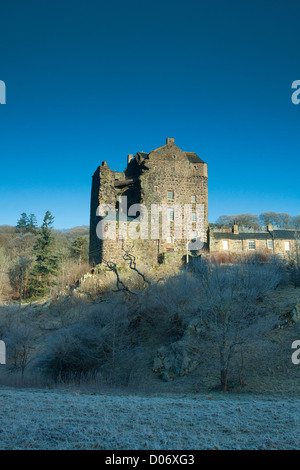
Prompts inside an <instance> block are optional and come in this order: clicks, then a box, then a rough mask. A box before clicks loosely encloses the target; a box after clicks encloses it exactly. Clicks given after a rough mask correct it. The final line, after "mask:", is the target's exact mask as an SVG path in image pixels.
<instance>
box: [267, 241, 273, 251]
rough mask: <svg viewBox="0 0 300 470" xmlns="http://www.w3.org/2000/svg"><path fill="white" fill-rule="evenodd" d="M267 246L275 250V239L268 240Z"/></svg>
mask: <svg viewBox="0 0 300 470" xmlns="http://www.w3.org/2000/svg"><path fill="white" fill-rule="evenodd" d="M267 248H268V249H269V250H273V240H267Z"/></svg>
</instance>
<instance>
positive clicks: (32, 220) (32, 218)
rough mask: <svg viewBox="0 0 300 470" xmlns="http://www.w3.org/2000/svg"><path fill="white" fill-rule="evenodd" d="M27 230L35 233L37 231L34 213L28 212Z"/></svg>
mask: <svg viewBox="0 0 300 470" xmlns="http://www.w3.org/2000/svg"><path fill="white" fill-rule="evenodd" d="M27 230H28V232H32V233H35V232H36V231H37V220H36V216H35V215H34V214H30V215H29V217H28V226H27Z"/></svg>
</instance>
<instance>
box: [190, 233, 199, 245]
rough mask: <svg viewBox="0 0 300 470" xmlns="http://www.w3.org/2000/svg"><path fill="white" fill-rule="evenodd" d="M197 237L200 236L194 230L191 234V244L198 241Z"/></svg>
mask: <svg viewBox="0 0 300 470" xmlns="http://www.w3.org/2000/svg"><path fill="white" fill-rule="evenodd" d="M197 236H198V234H197V232H196V230H193V231H192V232H191V242H192V243H195V242H196V241H197Z"/></svg>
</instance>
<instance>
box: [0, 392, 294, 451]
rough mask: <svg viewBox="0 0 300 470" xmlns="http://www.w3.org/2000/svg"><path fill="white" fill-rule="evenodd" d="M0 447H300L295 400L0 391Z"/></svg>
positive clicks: (170, 448)
mask: <svg viewBox="0 0 300 470" xmlns="http://www.w3.org/2000/svg"><path fill="white" fill-rule="evenodd" d="M0 400H1V410H0V449H105V450H118V449H130V450H132V449H167V450H173V449H174V450H180V449H182V450H185V449H189V450H192V449H300V399H297V398H291V397H290V398H287V399H283V398H278V399H277V398H276V399H275V398H272V397H253V396H250V395H238V396H233V395H222V394H212V395H180V396H172V397H171V396H169V395H168V396H139V395H119V396H116V395H113V394H100V395H94V394H85V393H80V392H76V391H70V390H40V389H39V390H24V389H21V390H13V389H5V388H4V389H0Z"/></svg>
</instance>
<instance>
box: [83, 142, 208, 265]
mask: <svg viewBox="0 0 300 470" xmlns="http://www.w3.org/2000/svg"><path fill="white" fill-rule="evenodd" d="M207 178H208V176H207V164H206V163H205V162H204V161H203V160H202V159H201V158H199V157H198V155H196V154H195V153H191V152H184V151H182V150H181V149H180V148H179V147H177V146H176V145H175V142H174V139H173V138H167V142H166V144H165V145H163V146H162V147H159V148H157V149H154V150H152V151H151V152H150V153H144V152H138V153H137V154H136V155H135V156H133V155H128V157H127V167H126V169H125V170H124V172H116V171H113V170H111V169H110V168H109V166H108V164H107V163H106V162H102V165H101V166H99V167H98V168H97V170H96V172H95V173H94V175H93V180H92V192H91V214H90V263H91V264H92V265H96V264H100V263H101V262H103V261H104V260H106V261H113V262H116V263H120V262H122V261H123V251H122V247H124V244H125V243H126V244H127V246H128V247H129V248H130V251H131V252H132V253H133V254H134V255H135V256H136V257H137V259H138V260H140V261H141V262H143V263H145V264H149V265H154V264H156V263H158V262H159V261H160V260H162V259H164V258H165V259H167V258H168V257H169V256H170V255H171V253H172V254H174V255H176V254H177V255H178V259H179V258H180V256H182V255H183V254H184V252H185V250H186V249H187V240H186V238H185V237H184V236H183V238H182V239H177V238H176V237H174V222H175V221H176V220H177V219H176V217H182V218H183V214H180V212H178V213H177V210H176V205H180V206H181V207H183V206H184V205H185V204H190V205H191V210H192V212H194V211H195V208H196V204H202V207H203V224H202V233H201V239H202V240H203V242H204V245H203V248H202V249H204V250H205V249H207V248H208V245H207V242H208V239H207V231H208V193H207ZM121 196H123V197H124V196H126V197H127V206H128V208H129V207H130V206H132V205H133V204H143V205H144V206H145V207H146V208H147V210H148V214H149V217H148V226H149V227H148V238H147V239H142V237H141V238H137V239H135V240H134V241H126V242H124V240H123V239H122V237H121V236H120V235H119V234H118V231H117V233H116V236H115V237H114V239H103V240H100V239H99V238H98V236H97V233H96V228H97V224H98V223H99V221H101V217H100V216H98V215H97V213H96V212H97V208H98V206H99V205H101V204H111V205H112V207H113V208H114V209H115V211H116V214H117V220H118V215H119V213H120V212H119V211H120V206H119V204H120V202H119V201H120V197H121ZM153 204H157V205H160V204H165V205H167V207H168V208H170V210H172V208H174V209H173V210H174V221H172V220H171V221H170V237H167V238H162V236H161V233H160V235H159V236H157V237H156V238H154V237H153V234H152V233H151V230H150V226H151V220H150V217H153V215H152V213H151V208H152V207H153V206H152V205H153ZM150 214H151V215H150ZM124 216H125V218H126V220H125V222H123V223H126V224H127V225H130V224H131V226H132V227H134V224H136V230H137V231H138V230H139V223H138V221H137V220H134V218H135V216H132V214H128V213H127V214H125V215H124ZM114 217H115V215H112V218H114ZM109 219H110V214H109V212H108V213H107V214H106V216H105V220H108V221H109ZM171 219H172V218H171ZM102 220H103V217H102ZM121 220H124V218H123V219H121ZM160 222H161V215H160ZM117 226H118V223H117Z"/></svg>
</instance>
